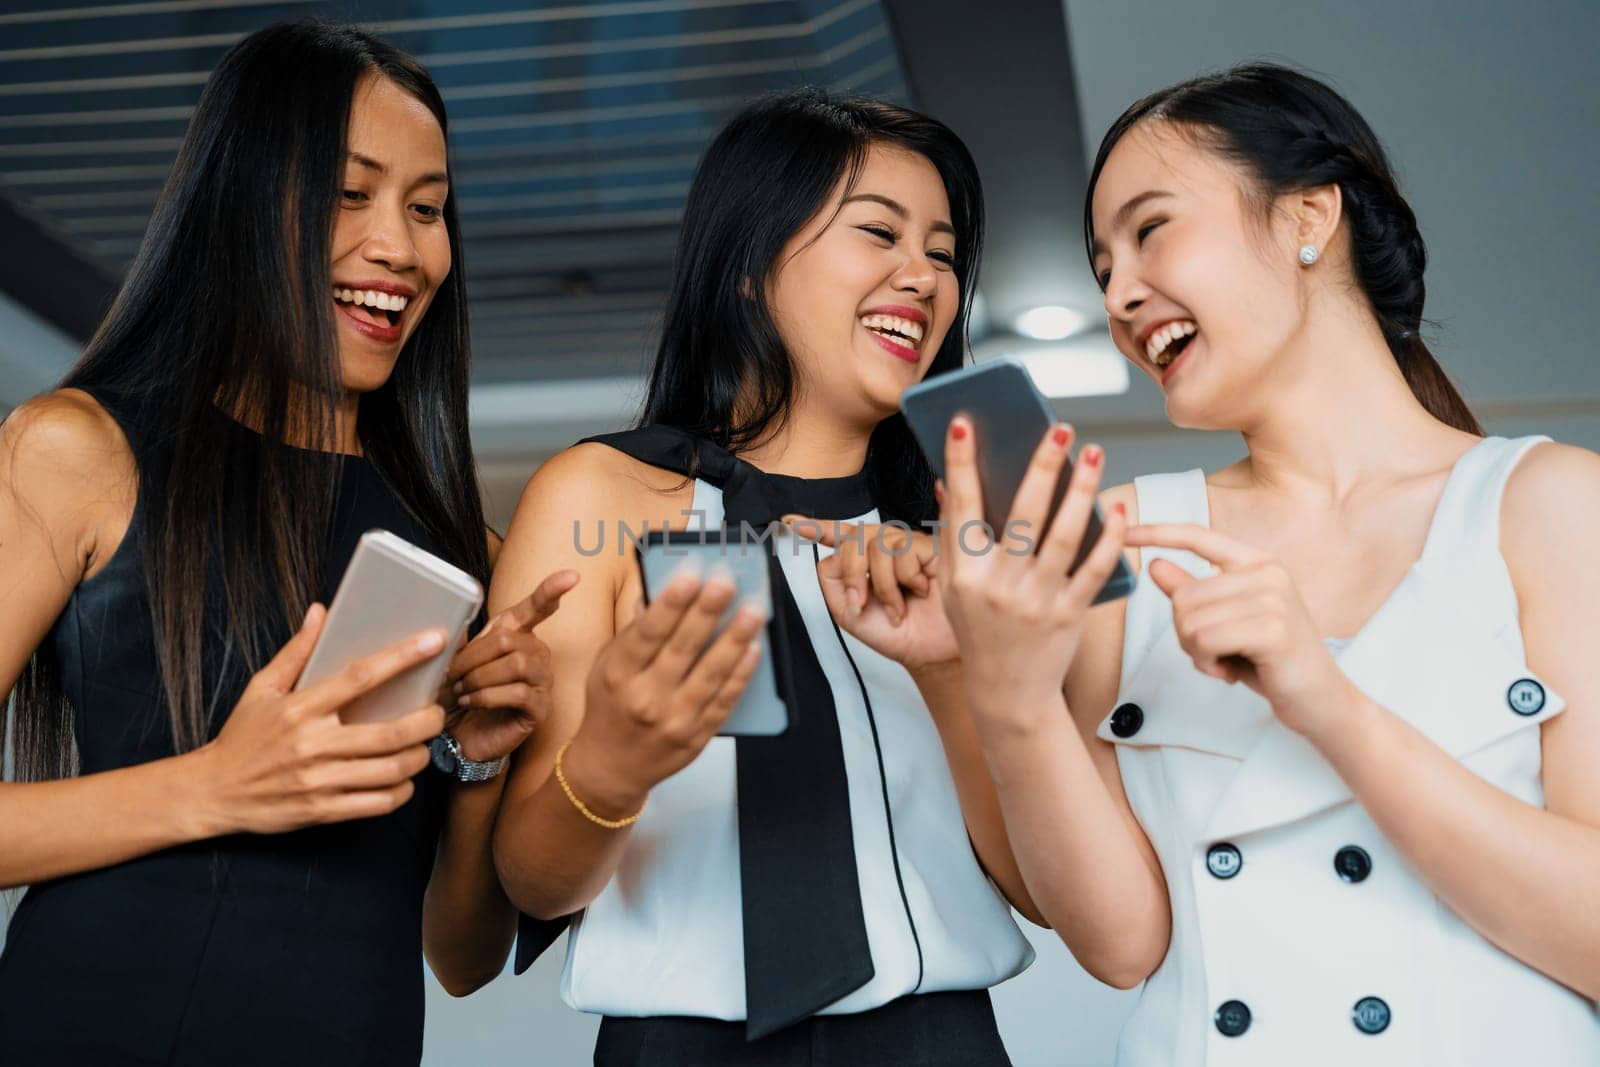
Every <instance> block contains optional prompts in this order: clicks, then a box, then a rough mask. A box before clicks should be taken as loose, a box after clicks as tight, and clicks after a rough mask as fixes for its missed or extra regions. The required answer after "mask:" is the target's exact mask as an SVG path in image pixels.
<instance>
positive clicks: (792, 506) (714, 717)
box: [491, 91, 1031, 1067]
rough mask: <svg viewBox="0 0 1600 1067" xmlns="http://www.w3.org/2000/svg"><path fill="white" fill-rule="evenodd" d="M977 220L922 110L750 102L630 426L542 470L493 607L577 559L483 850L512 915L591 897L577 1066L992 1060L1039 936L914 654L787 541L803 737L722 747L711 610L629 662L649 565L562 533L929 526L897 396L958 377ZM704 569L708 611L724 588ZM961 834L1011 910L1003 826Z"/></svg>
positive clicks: (695, 193) (955, 148)
mask: <svg viewBox="0 0 1600 1067" xmlns="http://www.w3.org/2000/svg"><path fill="white" fill-rule="evenodd" d="M981 210H982V209H981V200H980V193H979V186H978V176H977V173H976V171H975V169H974V166H973V163H972V160H971V157H970V156H969V155H968V153H967V151H966V149H965V147H964V146H963V145H962V144H961V142H960V141H959V140H957V139H956V137H955V135H954V134H952V133H951V132H950V131H949V130H948V129H947V128H946V127H944V126H943V125H941V124H939V123H938V122H935V121H933V120H931V119H929V118H926V117H924V116H922V115H918V114H916V113H914V112H910V111H907V110H905V109H903V108H899V107H895V106H892V105H888V104H882V103H877V102H874V101H868V100H854V99H851V100H838V99H832V98H829V97H827V96H825V95H823V94H821V93H818V92H814V91H801V92H795V93H790V94H785V95H780V96H776V97H772V98H769V99H766V100H763V101H761V102H759V103H757V104H755V105H754V106H752V107H751V108H750V109H749V110H747V111H746V112H745V113H743V114H742V115H740V116H739V117H737V118H735V119H734V120H733V121H732V122H731V123H730V124H729V125H728V126H727V127H726V128H725V129H724V130H723V131H722V132H721V133H720V134H719V135H718V136H717V138H716V140H715V141H714V142H713V143H712V145H711V147H710V148H709V150H708V151H707V153H706V156H705V158H704V160H703V161H702V162H701V165H700V168H699V171H698V173H697V175H696V177H695V180H694V184H693V186H692V188H691V190H690V193H689V199H688V204H687V208H686V211H685V215H684V222H683V231H682V237H681V239H680V241H681V243H680V247H679V249H678V257H677V268H676V276H675V281H674V285H673V291H672V295H671V298H670V303H669V308H668V311H667V316H666V322H665V328H664V331H663V339H662V342H661V346H660V349H659V353H658V355H657V359H656V363H655V368H654V371H653V373H652V375H651V381H650V392H649V397H648V402H647V408H646V413H645V416H644V419H643V422H642V425H641V427H640V428H638V429H636V430H633V431H629V432H625V433H621V434H615V435H610V436H607V437H603V438H600V439H597V440H595V441H592V442H589V443H585V444H580V445H578V446H577V447H575V448H573V449H571V450H569V451H567V452H565V453H563V454H562V455H560V456H557V457H556V458H555V459H554V460H552V461H551V462H550V463H548V464H547V465H546V466H545V467H544V468H543V469H542V470H540V471H539V472H538V473H537V474H536V475H535V476H534V478H533V480H532V481H531V482H530V483H529V485H528V488H527V491H526V492H525V494H524V496H523V500H522V503H521V505H520V507H519V509H518V511H517V515H516V518H515V519H514V520H513V523H512V527H511V531H510V532H509V533H508V535H507V541H506V548H505V551H504V553H503V558H502V561H501V566H500V568H499V570H498V571H497V573H496V578H495V587H494V590H493V592H492V594H491V601H492V602H502V601H509V600H512V599H514V598H516V597H519V596H523V595H526V591H527V589H529V588H531V586H532V584H533V582H534V581H535V580H536V578H537V576H538V572H537V567H539V566H543V565H544V564H546V563H547V562H560V563H562V564H563V565H567V566H571V567H572V568H574V569H577V570H579V571H582V572H583V574H584V578H583V583H582V584H581V585H580V586H579V587H578V588H577V590H576V591H575V592H574V593H573V594H572V595H570V596H569V597H568V600H567V603H566V605H565V606H564V607H563V608H562V611H561V616H560V617H559V618H558V619H555V620H552V623H551V625H550V626H549V627H548V628H547V629H548V633H547V634H546V639H547V640H548V641H549V642H550V644H551V647H552V649H553V651H554V653H555V656H556V664H557V666H556V672H555V676H556V677H555V710H554V713H553V718H552V720H551V727H550V728H549V729H547V730H541V731H540V732H539V733H538V734H537V735H535V737H534V738H533V740H532V742H531V743H530V744H529V745H528V746H526V747H525V748H524V749H523V750H522V751H521V752H520V753H519V754H518V757H517V759H518V763H517V766H516V767H515V770H514V772H513V775H512V781H511V783H510V785H509V786H508V787H507V792H506V797H505V803H504V808H503V811H502V814H501V817H500V821H499V824H498V826H497V828H496V833H495V854H496V860H497V864H498V866H499V869H500V871H501V873H502V876H503V880H504V882H505V885H506V887H507V889H508V891H509V892H510V893H511V894H512V897H513V899H514V900H516V901H517V903H518V904H519V905H521V907H522V908H523V909H524V910H525V911H527V912H529V913H530V914H531V915H534V916H536V917H541V918H545V919H554V918H557V917H560V916H566V915H568V914H571V913H574V912H580V911H581V912H582V914H581V916H580V917H578V918H577V919H576V920H575V922H574V925H573V927H572V932H571V942H570V948H569V953H568V957H567V967H566V976H565V979H564V991H565V995H566V998H567V1000H568V1002H569V1003H570V1004H572V1005H573V1006H574V1007H576V1008H578V1009H580V1010H583V1011H590V1012H596V1013H600V1014H603V1015H605V1016H606V1018H605V1020H604V1022H603V1023H602V1024H601V1028H600V1040H599V1044H598V1047H597V1049H596V1053H595V1059H596V1062H597V1063H601V1064H651V1065H663V1067H670V1065H674V1064H682V1065H689V1064H706V1063H726V1064H739V1063H813V1062H819V1063H820V1062H829V1063H872V1064H876V1065H892V1064H919V1065H928V1067H932V1065H938V1064H952V1065H954V1064H961V1065H963V1067H970V1065H975V1064H1001V1063H1005V1062H1007V1059H1006V1054H1005V1051H1004V1048H1003V1047H1002V1045H1001V1042H1000V1038H999V1034H998V1032H997V1030H996V1026H995V1021H994V1015H993V1012H992V1010H991V1008H990V1004H989V997H988V992H987V990H988V987H990V986H992V985H994V984H996V983H998V982H1001V981H1003V980H1005V979H1006V978H1009V977H1011V976H1012V975H1014V974H1016V973H1017V972H1019V971H1020V970H1021V969H1022V968H1024V967H1025V966H1027V964H1028V962H1029V960H1030V958H1031V952H1030V950H1029V948H1028V943H1027V941H1026V940H1025V939H1024V938H1023V936H1022V934H1021V932H1020V931H1019V930H1018V929H1017V927H1016V925H1015V924H1014V923H1013V921H1012V918H1011V915H1010V909H1009V908H1008V907H1007V904H1006V900H1005V899H1004V898H1003V897H1002V896H1001V895H1000V893H998V892H997V891H996V890H995V889H994V887H993V886H992V885H991V884H990V882H989V880H988V878H986V877H985V871H984V868H983V867H982V866H980V863H979V859H978V858H977V857H975V856H974V854H973V849H972V847H971V846H970V845H969V844H968V839H967V834H966V832H965V830H964V827H963V821H962V817H963V803H965V802H969V801H971V800H972V799H973V798H974V797H978V798H980V799H987V800H992V791H991V792H985V791H984V790H986V789H987V788H988V787H987V782H986V780H985V781H983V782H982V783H981V785H980V787H979V788H978V790H977V792H975V793H970V794H969V789H968V785H967V784H964V783H970V782H974V781H977V778H976V777H975V776H970V775H963V774H957V775H952V772H951V770H950V768H949V766H948V765H947V763H946V758H945V754H944V752H943V750H942V747H941V740H942V736H941V735H942V732H943V729H944V725H945V724H944V722H943V721H942V720H940V719H939V718H938V716H937V714H930V709H929V707H928V706H927V705H926V704H925V703H924V701H923V699H922V697H921V695H920V694H919V689H918V682H919V681H920V679H918V678H917V677H916V676H915V672H912V673H908V672H907V671H905V670H903V669H902V668H900V667H899V666H897V665H896V664H894V663H891V662H890V661H889V660H887V659H885V658H884V657H883V656H881V655H878V654H877V653H875V652H873V651H871V650H870V649H868V648H867V647H865V646H864V645H862V644H860V643H859V642H857V641H856V640H855V639H854V638H848V637H846V636H844V635H842V634H841V633H840V632H839V631H838V630H836V629H835V628H834V626H833V625H832V623H831V622H830V620H829V617H828V612H827V608H826V606H825V604H824V601H823V597H822V595H821V591H820V589H819V586H818V580H817V573H816V559H817V556H816V554H815V553H816V551H817V550H816V549H814V548H813V547H812V546H811V545H809V544H805V545H797V544H795V542H794V541H793V539H792V538H785V537H780V539H779V542H780V545H781V547H779V549H778V551H777V556H778V560H779V563H780V566H781V574H782V581H781V582H779V583H778V590H777V592H778V596H777V598H776V600H777V610H778V611H779V612H781V613H782V614H783V615H784V617H785V624H786V625H785V628H786V631H787V636H788V644H787V646H786V649H785V651H784V653H783V660H782V662H781V663H779V664H777V666H778V668H779V674H780V675H784V676H787V677H788V678H789V679H790V687H791V691H792V693H793V694H794V697H795V706H794V707H793V708H792V711H793V712H794V721H793V725H792V726H791V728H790V730H789V732H788V733H787V734H785V735H783V736H782V737H779V738H776V739H766V738H760V739H756V738H740V739H737V740H734V739H728V738H716V739H713V738H712V734H713V733H714V732H715V729H716V725H717V722H718V721H719V720H720V717H721V716H723V715H726V714H727V712H728V709H729V706H730V701H731V699H732V697H734V696H737V689H738V687H739V685H742V678H740V677H735V678H734V679H733V682H734V684H731V685H730V684H727V683H723V682H719V679H721V678H723V677H726V676H728V674H729V670H730V668H729V667H728V666H727V665H726V664H724V665H722V666H717V659H718V656H719V655H721V652H720V651H719V648H718V647H715V646H714V647H713V648H712V650H711V651H709V652H707V653H706V654H705V655H704V656H703V657H701V659H700V664H701V666H700V667H692V666H691V665H692V664H694V663H695V662H696V660H695V656H696V652H697V651H698V648H699V641H701V640H703V639H704V635H705V634H706V633H707V632H709V630H710V628H711V622H712V621H714V620H715V617H716V616H715V615H714V614H712V615H708V616H705V617H704V618H700V619H697V620H696V621H695V622H694V624H693V625H692V626H690V627H688V628H687V629H686V631H685V637H684V639H683V640H681V641H675V642H672V643H671V645H670V646H669V648H668V651H667V653H665V654H664V655H663V656H660V657H657V658H656V659H655V660H654V661H653V662H649V663H648V665H647V664H646V661H645V660H644V659H643V658H641V657H637V656H633V655H629V654H627V649H626V647H624V646H622V645H620V644H619V643H616V642H612V643H610V644H609V645H608V642H609V641H610V639H611V638H612V635H613V634H614V633H615V632H616V631H617V629H618V627H619V625H620V624H621V623H622V622H624V621H626V620H628V619H630V618H631V617H632V615H633V613H634V612H635V610H636V608H637V605H638V603H639V601H640V586H639V579H638V571H637V568H636V566H635V564H634V562H633V559H632V558H631V554H624V553H622V552H618V551H615V548H616V546H615V545H613V546H611V547H610V548H606V549H605V550H603V551H601V552H600V553H598V554H595V553H593V552H589V553H588V554H585V551H584V550H583V549H581V548H580V544H579V539H578V538H577V537H575V536H574V533H575V527H574V523H575V522H576V523H577V529H579V530H581V531H583V538H582V539H583V542H584V543H585V544H587V543H588V542H591V541H592V540H593V536H594V530H595V528H596V526H597V525H599V526H600V527H601V528H602V529H603V530H605V531H608V532H609V533H611V534H612V535H615V533H616V531H617V528H618V524H619V523H626V524H627V525H628V526H629V527H630V528H631V529H633V530H638V529H640V528H641V525H642V523H644V522H646V521H648V522H649V523H650V524H651V526H653V527H654V528H656V529H659V528H660V527H661V526H662V525H667V526H670V527H673V528H677V529H683V528H685V527H686V526H687V525H689V524H691V523H703V524H704V526H705V527H706V528H716V527H719V526H721V525H722V524H723V523H724V522H725V521H726V522H727V523H729V524H730V525H732V526H733V527H735V528H736V529H737V528H739V524H740V523H741V522H748V523H750V524H751V525H752V527H754V528H759V527H761V525H762V524H764V523H768V522H772V521H774V520H778V519H780V518H782V517H783V516H785V515H786V514H789V513H799V514H803V515H807V516H810V517H812V518H816V519H822V520H827V519H855V520H871V519H875V518H877V517H879V516H882V517H883V518H885V519H887V518H898V519H901V520H905V521H909V522H913V523H915V522H917V521H919V520H920V519H923V518H926V517H929V515H930V513H931V508H932V488H933V486H932V477H931V475H930V473H929V469H928V467H927V465H926V463H925V462H923V461H922V460H921V458H920V455H919V453H918V452H917V449H916V446H915V444H914V443H913V441H912V439H911V437H910V434H909V431H908V429H907V427H906V426H905V424H904V422H903V421H902V420H901V419H900V418H899V417H898V415H897V405H898V402H899V398H900V394H901V392H902V391H903V390H904V389H905V388H906V387H907V386H908V385H911V384H912V383H914V382H916V381H918V380H920V379H922V378H923V377H924V376H925V375H927V374H930V373H940V372H943V371H947V370H950V369H952V368H955V367H957V366H959V365H960V363H961V360H962V352H963V346H964V334H965V326H966V315H967V309H968V306H969V304H970V300H971V297H972V291H973V289H972V287H973V284H974V273H975V270H976V267H977V261H978V249H979V244H980V241H981V234H982V221H981ZM603 547H604V546H603ZM680 581H687V580H686V579H680ZM691 587H692V583H690V586H686V587H684V588H681V589H675V588H672V587H669V595H670V596H673V597H678V598H682V597H686V596H687V595H688V594H689V591H690V588H691ZM705 589H707V590H712V591H714V595H713V596H711V597H709V598H708V600H707V603H706V607H707V608H710V609H715V610H720V609H721V607H722V606H723V605H724V604H726V603H727V601H728V598H729V596H730V595H731V589H729V588H728V587H727V586H726V584H725V583H718V582H716V581H714V580H713V581H708V582H707V583H706V585H705ZM667 600H668V597H662V598H660V599H659V600H657V601H655V602H654V603H653V604H652V610H654V608H655V604H661V603H665V602H667ZM745 611H746V612H748V609H745ZM759 621H760V620H759V618H756V617H752V616H750V615H748V614H745V615H743V616H741V617H740V618H739V620H738V621H737V622H736V623H735V624H734V626H733V627H730V629H729V630H728V631H727V632H728V633H729V634H740V635H742V639H744V640H748V638H749V636H750V634H752V633H754V630H755V628H756V626H758V625H759ZM780 647H782V646H780ZM749 662H750V661H749V660H745V661H741V664H740V669H742V670H744V671H745V676H747V675H748V669H749ZM591 665H593V668H592V669H591ZM697 672H699V673H701V674H702V675H704V676H702V677H697V676H696V673H697ZM972 770H980V771H981V769H980V768H976V767H975V766H974V765H972V764H965V765H962V771H963V772H966V771H972ZM996 843H998V844H999V845H1000V846H1001V847H999V848H993V847H991V846H994V845H995V844H996ZM977 845H978V851H979V853H980V854H981V855H982V856H983V860H984V862H985V864H987V865H988V867H989V873H990V874H992V875H993V876H994V877H995V879H996V881H998V882H999V883H1000V884H1001V885H1002V886H1004V887H1005V888H1006V890H1007V893H1008V895H1010V896H1011V898H1012V899H1013V900H1015V901H1017V903H1018V904H1019V906H1020V907H1022V908H1023V909H1024V910H1029V909H1030V905H1029V904H1028V903H1027V901H1026V898H1025V897H1024V896H1023V895H1021V892H1020V881H1019V880H1018V879H1017V878H1016V872H1015V867H1014V866H1012V865H1010V864H1009V855H1008V854H1006V853H1005V850H1004V848H1003V837H1002V838H994V837H990V838H982V837H980V838H979V839H978V841H977Z"/></svg>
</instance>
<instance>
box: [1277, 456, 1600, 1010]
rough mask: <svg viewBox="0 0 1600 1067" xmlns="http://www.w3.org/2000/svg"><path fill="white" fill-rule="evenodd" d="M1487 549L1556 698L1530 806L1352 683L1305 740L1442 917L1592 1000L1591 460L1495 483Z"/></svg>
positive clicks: (1594, 478)
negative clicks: (1493, 545)
mask: <svg viewBox="0 0 1600 1067" xmlns="http://www.w3.org/2000/svg"><path fill="white" fill-rule="evenodd" d="M1501 546H1502V552H1503V554H1504V556H1505V559H1506V562H1507V564H1508V565H1509V567H1510V570H1511V575H1512V579H1513V582H1514V584H1515V586H1516V590H1517V598H1518V601H1519V603H1520V605H1521V623H1522V633H1523V639H1524V641H1525V644H1526V647H1527V652H1528V660H1529V665H1530V666H1532V667H1533V668H1534V670H1536V671H1537V672H1538V673H1539V675H1540V676H1541V677H1543V678H1544V679H1545V680H1546V681H1548V682H1549V683H1550V685H1551V686H1552V687H1554V689H1555V690H1556V691H1557V692H1559V693H1561V694H1562V695H1563V696H1564V697H1565V698H1566V700H1567V707H1566V710H1565V711H1564V712H1562V713H1561V714H1560V715H1558V716H1556V717H1555V718H1553V719H1551V720H1550V721H1548V722H1546V723H1544V724H1543V725H1542V726H1541V727H1540V730H1541V731H1542V746H1543V752H1544V761H1543V780H1544V792H1545V807H1544V808H1543V809H1541V808H1537V807H1534V806H1532V805H1530V804H1526V803H1524V802H1523V801H1521V800H1519V799H1517V798H1516V797H1514V796H1512V795H1511V794H1509V793H1506V792H1505V791H1503V790H1501V789H1498V788H1496V787H1495V786H1493V785H1491V784H1490V783H1488V782H1486V781H1484V780H1483V779H1482V778H1479V777H1478V776H1477V775H1476V774H1474V773H1472V771H1470V770H1468V769H1467V768H1466V767H1465V766H1463V765H1462V764H1461V763H1460V762H1459V761H1457V760H1456V759H1454V758H1452V757H1451V756H1450V755H1449V754H1448V753H1446V752H1445V751H1444V750H1442V749H1440V748H1439V747H1438V746H1436V745H1435V744H1433V743H1432V742H1431V741H1429V740H1428V739H1427V738H1425V737H1423V736H1422V735H1421V734H1420V733H1418V732H1417V731H1416V730H1415V729H1413V728H1412V727H1411V726H1410V725H1409V724H1407V723H1405V722H1404V721H1403V720H1401V719H1400V718H1399V717H1398V716H1396V715H1394V714H1393V713H1391V712H1389V711H1387V710H1386V709H1384V708H1381V707H1379V706H1377V705H1376V704H1374V703H1372V702H1371V701H1370V700H1368V699H1366V698H1365V696H1363V695H1362V694H1361V693H1360V692H1359V691H1357V690H1355V689H1354V687H1353V686H1351V687H1348V688H1347V689H1344V690H1342V691H1341V692H1340V694H1339V698H1338V703H1337V706H1336V707H1335V708H1333V709H1332V710H1331V711H1330V713H1329V714H1326V715H1323V716H1320V717H1319V721H1321V722H1322V723H1323V724H1324V725H1322V726H1321V727H1320V728H1315V729H1313V730H1311V731H1310V732H1308V733H1307V737H1308V738H1309V739H1310V740H1311V742H1312V743H1313V744H1315V745H1316V746H1317V747H1318V749H1319V750H1321V752H1322V753H1323V755H1324V756H1325V757H1327V759H1328V761H1329V762H1330V763H1332V764H1333V766H1334V768H1335V769H1336V770H1337V771H1338V772H1339V774H1340V776H1341V777H1342V778H1343V779H1344V780H1345V782H1346V783H1347V784H1348V785H1349V786H1350V789H1351V792H1352V794H1353V795H1354V796H1355V798H1356V799H1357V800H1358V801H1360V803H1361V805H1362V806H1363V807H1364V808H1366V810H1367V812H1368V813H1369V814H1371V816H1372V818H1373V821H1375V822H1376V823H1377V824H1378V826H1379V828H1380V829H1382V831H1383V833H1384V836H1385V837H1386V838H1387V839H1388V840H1389V841H1390V842H1391V843H1392V844H1393V845H1394V846H1395V848H1396V849H1397V850H1398V851H1399V852H1400V854H1401V855H1403V856H1404V857H1405V858H1406V861H1407V862H1408V863H1410V864H1411V865H1412V867H1413V868H1415V869H1416V871H1417V873H1418V874H1419V875H1420V876H1421V877H1422V879H1423V880H1424V881H1425V882H1426V883H1427V884H1428V886H1429V888H1431V889H1432V890H1433V891H1434V892H1435V893H1436V894H1438V896H1439V898H1440V899H1441V900H1443V901H1444V902H1445V903H1446V904H1448V905H1449V906H1450V908H1451V909H1452V910H1454V911H1455V912H1456V913H1457V914H1459V915H1460V916H1461V917H1462V918H1464V919H1465V920H1466V921H1467V922H1468V923H1470V924H1471V925H1472V926H1473V928H1474V929H1476V930H1477V931H1478V932H1479V933H1481V934H1483V936H1484V937H1486V938H1488V939H1489V940H1490V941H1493V942H1494V943H1495V944H1496V945H1498V946H1500V948H1502V949H1504V950H1505V951H1506V952H1508V953H1510V954H1511V955H1512V956H1515V957H1516V958H1518V959H1520V960H1522V961H1523V962H1524V963H1526V964H1528V965H1529V966H1531V967H1534V968H1536V969H1537V970H1540V971H1542V972H1544V973H1545V974H1548V975H1550V976H1551V977H1552V978H1554V979H1556V980H1557V981H1559V982H1563V983H1565V984H1566V985H1568V986H1570V987H1571V988H1573V989H1575V990H1577V991H1578V992H1580V993H1582V994H1583V995H1584V996H1586V997H1588V998H1589V999H1590V1000H1600V908H1597V907H1596V905H1595V901H1596V899H1597V896H1600V774H1596V772H1595V768H1596V767H1600V673H1597V672H1596V671H1595V669H1594V649H1595V648H1596V647H1600V610H1597V607H1596V606H1597V605H1600V568H1597V567H1596V566H1595V551H1596V547H1597V546H1600V456H1596V455H1594V454H1593V453H1591V452H1587V451H1584V450H1582V449H1577V448H1570V447H1565V446H1560V445H1544V446H1540V447H1538V448H1536V449H1535V450H1533V451H1532V452H1531V453H1530V454H1529V455H1528V456H1527V457H1526V458H1525V459H1524V460H1523V462H1522V464H1521V465H1520V466H1519V468H1518V469H1517V471H1516V472H1515V473H1514V474H1513V476H1512V478H1511V481H1510V483H1509V485H1508V486H1507V489H1506V493H1505V498H1504V503H1503V506H1502V531H1501Z"/></svg>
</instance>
